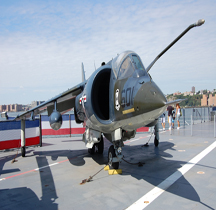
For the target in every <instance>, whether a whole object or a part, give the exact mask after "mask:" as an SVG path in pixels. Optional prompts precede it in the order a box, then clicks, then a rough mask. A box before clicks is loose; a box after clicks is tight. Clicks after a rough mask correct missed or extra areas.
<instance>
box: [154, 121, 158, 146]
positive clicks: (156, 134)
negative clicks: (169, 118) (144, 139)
mask: <svg viewBox="0 0 216 210" xmlns="http://www.w3.org/2000/svg"><path fill="white" fill-rule="evenodd" d="M154 132H155V133H154V134H155V138H154V145H155V147H157V146H158V144H159V129H158V123H157V124H156V125H155V127H154Z"/></svg>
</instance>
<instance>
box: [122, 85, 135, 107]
mask: <svg viewBox="0 0 216 210" xmlns="http://www.w3.org/2000/svg"><path fill="white" fill-rule="evenodd" d="M131 92H132V93H131ZM133 92H134V87H133V89H132V91H131V87H129V88H127V89H123V90H122V92H121V106H122V108H124V107H125V106H126V107H128V106H131V105H133Z"/></svg>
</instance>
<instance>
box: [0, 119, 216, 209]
mask: <svg viewBox="0 0 216 210" xmlns="http://www.w3.org/2000/svg"><path fill="white" fill-rule="evenodd" d="M81 139H82V137H81V136H79V137H67V138H66V137H62V138H44V139H43V146H42V147H29V148H27V153H26V157H25V158H23V157H21V154H20V150H18V154H17V150H10V151H4V152H3V151H1V152H0V201H1V202H0V209H1V210H3V209H39V208H40V209H94V210H97V209H103V210H104V209H115V210H116V209H119V210H120V209H143V208H145V209H216V201H215V195H216V178H215V175H216V161H215V157H216V156H215V152H216V149H215V147H216V138H214V128H213V122H205V123H200V124H197V125H194V126H193V136H191V127H190V126H187V127H185V128H181V129H180V130H176V129H174V130H172V131H169V130H167V131H161V132H160V143H159V146H158V147H157V148H156V147H155V146H154V144H153V137H152V139H151V140H150V142H149V147H145V146H143V145H144V144H145V143H146V142H147V141H148V140H149V133H142V134H137V135H136V136H135V138H133V139H130V140H128V141H126V142H125V146H124V147H123V155H124V159H125V160H126V161H128V162H130V163H132V164H129V163H127V162H125V161H122V163H120V166H119V168H120V169H122V174H121V175H108V172H107V171H104V170H102V171H101V172H99V173H98V174H97V175H96V176H94V177H93V179H92V181H90V182H87V183H85V184H83V185H80V183H81V182H82V180H84V179H87V178H89V176H92V175H94V174H95V173H97V172H98V171H99V170H100V169H102V168H103V167H104V166H105V165H106V164H107V153H108V148H109V146H110V143H109V142H108V141H107V140H106V139H105V142H104V143H105V144H104V154H103V155H99V154H94V155H90V154H89V153H88V151H87V149H86V147H85V145H84V143H83V142H82V141H81ZM16 154H17V156H16ZM15 157H16V159H15V160H16V161H15V162H14V163H12V161H13V159H14V158H15ZM138 162H141V163H143V166H140V167H139V166H138V165H137V164H136V163H138Z"/></svg>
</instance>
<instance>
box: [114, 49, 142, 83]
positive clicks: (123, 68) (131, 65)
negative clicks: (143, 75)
mask: <svg viewBox="0 0 216 210" xmlns="http://www.w3.org/2000/svg"><path fill="white" fill-rule="evenodd" d="M112 69H113V72H114V74H115V76H116V78H117V79H125V78H128V77H130V76H131V75H132V74H133V73H134V71H135V70H142V71H145V68H144V66H143V64H142V61H141V59H140V57H139V56H138V55H137V54H136V53H135V52H133V51H125V52H123V53H121V54H120V55H118V56H117V57H115V58H114V59H113V60H112Z"/></svg>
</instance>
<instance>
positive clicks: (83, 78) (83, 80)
mask: <svg viewBox="0 0 216 210" xmlns="http://www.w3.org/2000/svg"><path fill="white" fill-rule="evenodd" d="M81 68H82V82H85V81H86V78H85V71H84V65H83V63H82V65H81Z"/></svg>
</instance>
